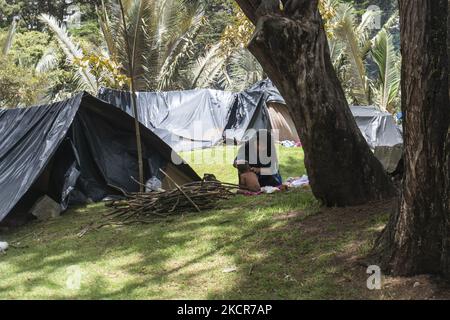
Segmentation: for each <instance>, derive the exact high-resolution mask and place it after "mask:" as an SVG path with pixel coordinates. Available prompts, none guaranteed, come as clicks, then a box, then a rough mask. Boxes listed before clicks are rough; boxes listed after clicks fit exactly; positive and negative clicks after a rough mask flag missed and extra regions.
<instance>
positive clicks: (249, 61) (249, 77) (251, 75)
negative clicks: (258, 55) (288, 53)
mask: <svg viewBox="0 0 450 320" xmlns="http://www.w3.org/2000/svg"><path fill="white" fill-rule="evenodd" d="M228 69H229V70H230V72H229V77H230V80H231V81H230V84H229V85H227V86H226V89H229V90H233V91H242V90H244V89H245V88H248V87H249V86H251V85H252V84H254V83H256V82H258V81H260V80H262V79H263V78H264V71H263V69H262V67H261V65H260V64H259V62H258V61H257V60H256V59H255V57H254V56H253V55H252V54H251V53H250V52H249V51H248V50H247V49H240V50H239V51H237V52H235V53H233V55H232V57H231V59H230V64H229V66H228Z"/></svg>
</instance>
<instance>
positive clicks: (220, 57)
mask: <svg viewBox="0 0 450 320" xmlns="http://www.w3.org/2000/svg"><path fill="white" fill-rule="evenodd" d="M225 60H226V57H225V55H224V54H223V53H222V51H221V46H220V43H217V44H215V45H214V46H212V47H211V48H210V49H209V50H208V51H207V52H206V54H205V55H204V56H202V57H199V58H198V59H197V61H196V62H195V63H193V64H192V65H191V66H190V73H191V75H192V78H191V82H190V85H189V87H190V88H191V89H195V88H205V87H209V86H210V84H211V83H213V82H214V81H215V79H216V77H217V76H218V74H219V72H220V70H221V69H222V67H223V66H224V64H225Z"/></svg>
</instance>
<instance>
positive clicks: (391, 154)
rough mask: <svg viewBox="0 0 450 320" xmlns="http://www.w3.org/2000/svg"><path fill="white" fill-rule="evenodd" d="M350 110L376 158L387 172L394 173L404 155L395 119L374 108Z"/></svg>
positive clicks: (354, 107)
mask: <svg viewBox="0 0 450 320" xmlns="http://www.w3.org/2000/svg"><path fill="white" fill-rule="evenodd" d="M350 109H351V111H352V113H353V116H354V117H355V120H356V124H357V125H358V127H359V129H360V130H361V132H362V134H363V136H364V138H365V139H366V141H367V143H368V144H369V146H370V148H371V149H372V151H373V152H374V153H375V156H376V157H377V158H378V160H380V162H381V163H382V164H383V166H384V168H385V169H386V171H387V172H389V173H392V172H394V171H395V170H396V169H397V166H398V163H399V162H400V159H401V158H402V155H403V136H402V133H401V130H400V129H399V127H398V126H397V124H396V123H395V120H394V117H393V116H392V115H391V114H390V113H388V112H383V111H380V110H379V109H377V108H376V107H374V106H368V107H366V106H364V107H359V106H352V107H351V108H350Z"/></svg>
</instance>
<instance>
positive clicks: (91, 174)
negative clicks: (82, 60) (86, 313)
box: [0, 93, 200, 222]
mask: <svg viewBox="0 0 450 320" xmlns="http://www.w3.org/2000/svg"><path fill="white" fill-rule="evenodd" d="M141 134H142V146H143V154H144V156H143V157H144V169H145V178H146V179H149V178H151V177H154V176H156V177H158V178H159V179H160V180H161V181H162V183H163V188H164V187H168V186H169V184H170V183H169V181H167V180H166V179H165V177H164V176H163V175H162V174H161V172H160V171H159V169H160V168H162V169H164V170H165V172H166V173H167V174H168V175H169V176H170V177H172V178H173V179H174V180H175V181H176V182H177V183H178V184H182V183H186V182H191V181H195V180H199V179H200V178H199V177H198V175H197V174H196V173H195V172H194V171H193V170H192V168H191V167H190V166H188V165H187V164H185V163H183V162H182V161H181V159H180V158H179V157H178V156H177V155H176V153H174V152H173V150H172V149H171V148H170V147H169V146H168V145H167V144H166V143H164V142H163V141H162V140H161V139H160V138H159V137H158V136H156V135H155V134H154V133H153V132H151V131H150V130H148V129H146V128H145V127H144V126H141ZM0 136H1V137H2V139H1V141H0V201H1V206H0V222H1V221H3V220H4V219H5V218H6V217H7V216H8V215H11V217H12V216H14V213H18V214H19V213H21V214H26V213H27V211H28V210H29V209H30V208H31V206H32V205H33V204H34V203H35V202H36V200H38V199H39V198H40V197H41V196H43V195H47V196H49V197H51V198H52V199H53V200H55V201H56V202H58V203H60V204H61V206H62V207H63V208H66V207H67V205H68V204H70V203H77V202H80V203H83V202H84V201H86V200H88V199H91V200H93V201H100V200H102V199H104V198H105V197H107V196H111V195H119V194H122V193H123V192H135V191H138V189H139V186H138V184H137V183H136V181H135V180H134V179H137V178H138V164H137V152H136V140H135V130H134V120H133V118H132V117H130V116H129V115H127V114H126V113H125V112H122V111H121V110H119V109H118V108H116V107H114V106H112V105H110V104H107V103H105V102H103V101H101V100H99V99H97V98H95V97H93V96H91V95H89V94H87V93H80V94H78V95H76V96H74V97H73V98H72V99H69V100H66V101H62V102H59V103H55V104H51V105H44V106H38V107H30V108H18V109H0ZM20 216H22V215H20Z"/></svg>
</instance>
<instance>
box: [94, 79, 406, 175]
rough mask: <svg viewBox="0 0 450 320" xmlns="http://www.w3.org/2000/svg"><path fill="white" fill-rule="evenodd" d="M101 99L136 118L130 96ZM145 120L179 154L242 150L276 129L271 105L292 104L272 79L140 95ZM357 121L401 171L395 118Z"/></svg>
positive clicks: (373, 115)
mask: <svg viewBox="0 0 450 320" xmlns="http://www.w3.org/2000/svg"><path fill="white" fill-rule="evenodd" d="M99 97H100V98H101V99H103V100H105V101H107V102H109V103H111V104H113V105H115V106H117V107H119V108H120V109H122V110H124V111H126V112H127V113H129V114H131V115H132V114H133V112H132V110H131V106H130V95H129V93H128V92H123V91H116V90H111V89H101V90H100V93H99ZM137 97H138V105H139V108H138V109H139V117H140V118H139V119H140V121H141V122H142V123H143V124H144V125H145V126H146V127H147V128H149V129H151V130H152V131H153V132H154V133H155V134H157V135H158V136H159V137H160V138H161V139H163V140H164V141H165V142H166V143H167V144H169V145H170V146H172V147H173V148H174V149H175V150H180V151H187V150H193V149H198V148H207V147H212V146H214V145H216V144H218V143H221V142H223V141H233V142H235V143H237V144H241V143H242V142H244V141H246V140H248V139H249V138H250V137H251V136H252V135H253V134H254V132H255V131H257V130H260V129H271V122H270V113H269V111H268V108H267V104H268V103H269V102H273V103H278V104H286V103H285V101H284V99H283V97H282V96H281V94H280V93H279V91H278V90H277V88H276V87H275V86H274V85H273V83H272V82H271V81H270V80H269V79H265V80H263V81H260V82H258V83H256V84H254V85H253V86H252V87H250V88H248V89H247V90H244V91H242V92H239V93H231V92H224V91H217V90H204V89H202V90H189V91H176V92H158V93H155V92H139V93H138V94H137ZM351 110H352V113H353V115H354V117H355V120H356V122H357V124H358V126H359V128H360V130H361V132H362V133H363V135H364V137H365V138H366V140H367V143H368V144H369V145H370V147H371V148H372V150H373V151H374V153H375V155H376V156H377V158H378V159H379V160H380V161H381V162H382V163H383V165H384V166H385V168H386V170H387V171H389V172H392V171H393V170H395V167H396V165H397V164H398V161H399V160H400V157H401V154H402V145H403V139H402V135H401V132H400V131H399V130H398V127H397V126H396V124H395V121H394V118H393V117H392V115H390V114H389V113H387V112H381V111H379V110H377V109H376V108H374V107H351Z"/></svg>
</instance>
